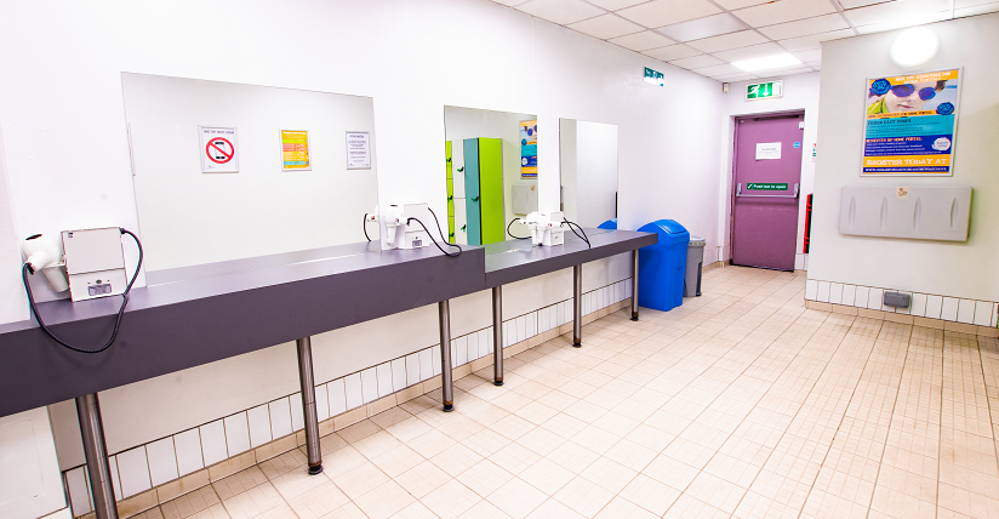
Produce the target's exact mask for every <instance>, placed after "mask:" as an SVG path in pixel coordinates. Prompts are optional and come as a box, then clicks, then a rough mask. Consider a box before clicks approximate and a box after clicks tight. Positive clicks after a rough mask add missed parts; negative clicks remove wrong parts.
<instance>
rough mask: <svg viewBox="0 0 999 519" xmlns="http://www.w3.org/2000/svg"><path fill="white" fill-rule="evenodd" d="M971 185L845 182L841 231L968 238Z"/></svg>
mask: <svg viewBox="0 0 999 519" xmlns="http://www.w3.org/2000/svg"><path fill="white" fill-rule="evenodd" d="M970 219H971V188H970V187H968V186H903V185H895V186H846V187H844V188H843V191H842V196H841V198H840V205H839V232H840V234H853V235H858V236H882V237H886V238H909V239H915V240H944V241H967V240H968V224H969V221H970Z"/></svg>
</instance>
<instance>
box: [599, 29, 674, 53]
mask: <svg viewBox="0 0 999 519" xmlns="http://www.w3.org/2000/svg"><path fill="white" fill-rule="evenodd" d="M607 41H609V42H610V43H613V44H614V45H619V46H621V47H624V48H626V49H631V50H633V51H636V52H642V51H643V50H649V49H655V48H659V47H665V46H667V45H672V44H674V43H676V42H675V41H673V40H671V39H669V38H667V37H665V36H663V35H662V34H659V33H658V32H655V31H644V32H639V33H635V34H629V35H627V36H621V37H620V38H612V39H610V40H607Z"/></svg>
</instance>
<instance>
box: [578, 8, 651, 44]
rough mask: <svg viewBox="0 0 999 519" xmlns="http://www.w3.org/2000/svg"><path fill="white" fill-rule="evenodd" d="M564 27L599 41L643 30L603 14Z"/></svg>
mask: <svg viewBox="0 0 999 519" xmlns="http://www.w3.org/2000/svg"><path fill="white" fill-rule="evenodd" d="M566 27H568V28H570V29H572V30H574V31H579V32H581V33H583V34H589V35H590V36H593V37H594V38H600V39H601V40H606V39H608V38H615V37H617V36H623V35H625V34H634V33H636V32H641V31H643V30H645V29H644V28H643V27H642V26H641V25H637V24H634V23H631V22H629V21H628V20H625V19H624V18H621V17H620V16H618V15H616V14H605V15H603V16H598V17H596V18H590V19H589V20H583V21H581V22H576V23H573V24H569V25H566Z"/></svg>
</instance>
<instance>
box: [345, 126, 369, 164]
mask: <svg viewBox="0 0 999 519" xmlns="http://www.w3.org/2000/svg"><path fill="white" fill-rule="evenodd" d="M347 169H371V147H370V146H369V143H368V132H347Z"/></svg>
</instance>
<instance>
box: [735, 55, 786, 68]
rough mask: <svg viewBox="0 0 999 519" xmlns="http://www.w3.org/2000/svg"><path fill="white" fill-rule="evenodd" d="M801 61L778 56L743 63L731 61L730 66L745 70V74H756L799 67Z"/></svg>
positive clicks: (748, 60)
mask: <svg viewBox="0 0 999 519" xmlns="http://www.w3.org/2000/svg"><path fill="white" fill-rule="evenodd" d="M800 64H801V61H800V60H799V59H798V58H795V57H794V56H792V55H790V54H778V55H776V56H767V57H765V58H755V59H747V60H743V61H733V62H732V65H733V66H735V67H737V68H741V69H742V70H745V71H746V72H756V71H759V70H770V69H774V68H782V67H790V66H792V65H800Z"/></svg>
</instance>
